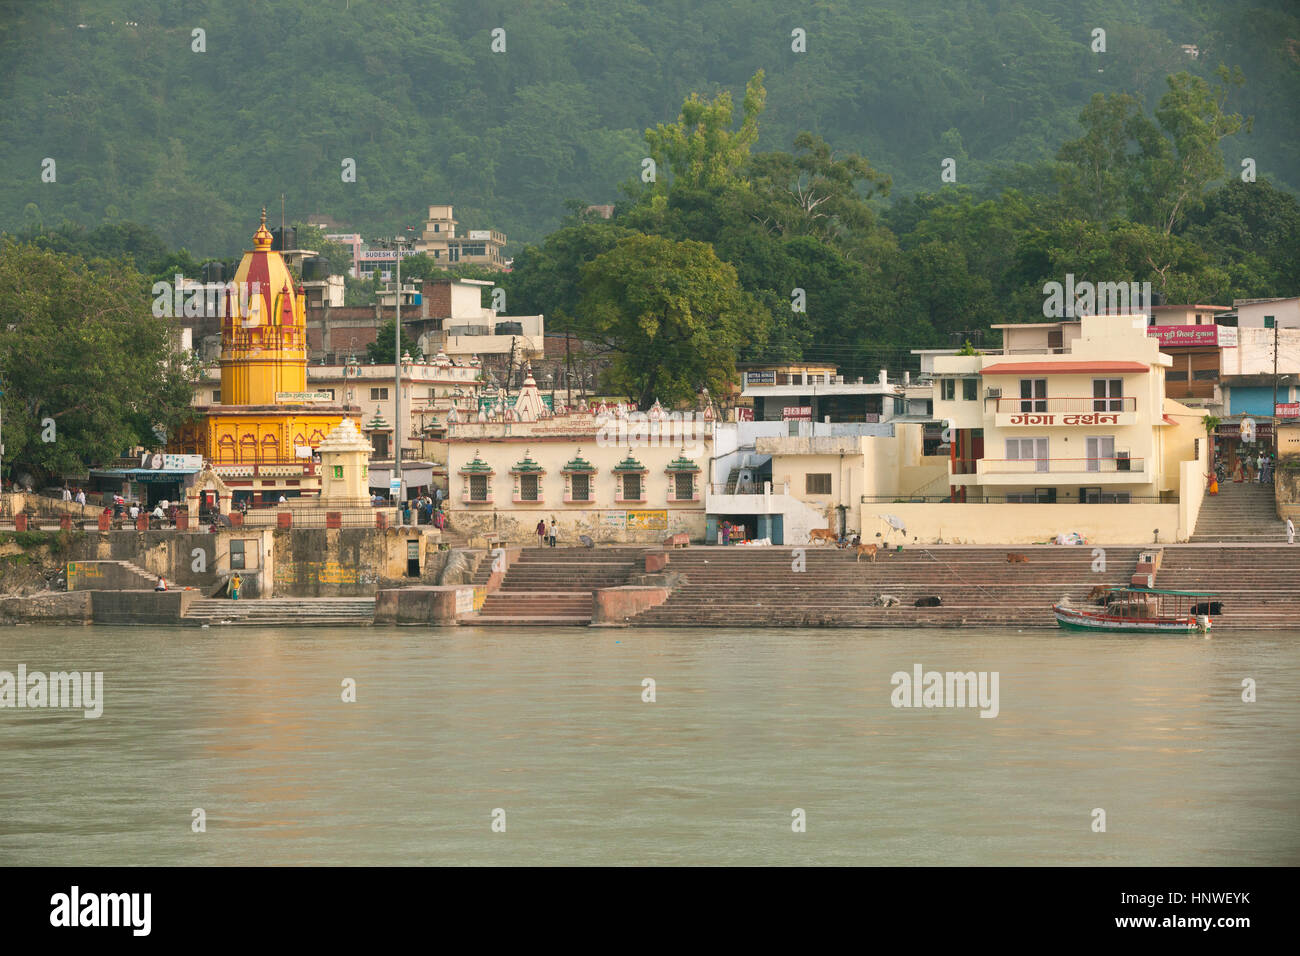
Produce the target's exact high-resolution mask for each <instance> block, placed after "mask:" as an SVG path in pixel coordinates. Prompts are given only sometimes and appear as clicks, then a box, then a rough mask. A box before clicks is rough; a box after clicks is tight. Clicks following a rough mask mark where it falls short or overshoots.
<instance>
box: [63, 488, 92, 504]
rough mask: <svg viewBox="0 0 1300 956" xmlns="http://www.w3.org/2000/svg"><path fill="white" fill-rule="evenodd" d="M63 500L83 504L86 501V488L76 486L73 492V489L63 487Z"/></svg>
mask: <svg viewBox="0 0 1300 956" xmlns="http://www.w3.org/2000/svg"><path fill="white" fill-rule="evenodd" d="M63 500H64V501H75V502H76V503H77V504H79V505H84V504H85V503H86V489H85V488H77V489H76V491H75V492H74V491H73V489H71V488H66V487H65V488H64V489H63Z"/></svg>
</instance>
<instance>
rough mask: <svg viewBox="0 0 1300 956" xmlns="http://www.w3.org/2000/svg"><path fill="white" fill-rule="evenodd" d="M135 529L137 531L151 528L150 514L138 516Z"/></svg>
mask: <svg viewBox="0 0 1300 956" xmlns="http://www.w3.org/2000/svg"><path fill="white" fill-rule="evenodd" d="M135 530H136V531H148V530H149V516H148V515H141V516H140V517H138V518H136V519H135Z"/></svg>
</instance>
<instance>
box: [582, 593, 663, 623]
mask: <svg viewBox="0 0 1300 956" xmlns="http://www.w3.org/2000/svg"><path fill="white" fill-rule="evenodd" d="M593 594H594V603H593V605H592V615H591V623H592V625H593V626H596V627H625V626H627V624H628V621H629V619H630V618H632V617H634V616H635V615H637V614H640V613H641V612H642V611H644V610H645V609H646V608H651V607H655V606H657V605H659V604H663V603H664V601H667V600H668V594H669V590H668V588H666V587H663V588H660V587H617V588H600V589H599V590H597V591H595V592H593Z"/></svg>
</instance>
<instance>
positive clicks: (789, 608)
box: [631, 545, 1164, 627]
mask: <svg viewBox="0 0 1300 956" xmlns="http://www.w3.org/2000/svg"><path fill="white" fill-rule="evenodd" d="M792 550H793V549H791V548H743V547H729V548H728V547H705V548H689V549H686V550H682V551H674V552H672V557H671V563H670V564H669V565H668V567H669V570H672V571H678V572H681V573H682V574H684V575H685V576H686V578H687V580H688V582H689V583H688V584H686V585H684V586H682V587H680V588H679V589H677V590H676V591H674V592H673V593H672V595H671V596H670V597H669V599H668V600H667V601H666V602H665V603H663V604H661V605H659V606H658V607H653V608H650V609H648V610H646V611H643V612H642V613H641V614H639V615H637V616H636V617H635V618H633V619H632V622H631V623H632V624H634V625H636V624H647V625H660V626H679V627H690V626H709V627H726V626H733V625H734V626H737V627H781V626H792V627H795V626H809V625H826V626H845V627H863V626H867V627H870V626H879V627H892V626H899V625H912V626H926V627H965V626H971V627H974V626H1001V627H1055V626H1056V619H1055V617H1054V616H1053V614H1052V605H1053V604H1054V603H1056V602H1058V601H1060V600H1061V598H1062V597H1065V596H1068V597H1069V598H1070V599H1071V600H1072V601H1073V602H1075V603H1086V599H1087V595H1088V592H1089V590H1091V589H1092V588H1093V587H1094V586H1096V585H1099V584H1110V585H1115V584H1118V585H1127V584H1128V583H1129V580H1130V578H1131V577H1132V575H1133V571H1134V567H1135V566H1136V564H1137V556H1138V553H1139V552H1140V550H1141V549H1140V548H1137V547H1108V548H1106V549H1105V558H1106V570H1105V571H1104V572H1095V571H1093V570H1092V567H1093V561H1094V558H1093V553H1092V552H1093V549H1092V548H1091V547H1088V546H1086V545H1085V546H1035V547H1020V548H1006V547H1003V548H979V547H960V546H948V547H932V548H925V547H913V548H905V549H904V550H903V551H901V552H897V551H890V552H886V551H882V552H881V553H880V554H879V555H878V557H877V559H876V561H875V562H874V563H872V562H869V561H868V560H867V559H866V558H865V557H864V558H863V559H862V560H861V561H860V562H855V561H854V556H853V554H851V553H850V552H848V551H840V550H838V549H836V548H833V547H829V546H821V547H816V546H810V547H808V548H805V549H804V555H805V560H806V568H805V570H803V571H795V570H793V569H792V562H793V561H794V556H793V553H792ZM1009 553H1014V554H1023V555H1024V556H1025V558H1026V559H1027V560H1026V562H1025V563H1023V564H1010V563H1009V562H1008V561H1007V555H1008V554H1009ZM1160 583H1161V584H1162V585H1163V583H1164V578H1163V576H1162V577H1161V582H1160ZM880 595H890V596H892V597H895V598H898V600H899V606H897V607H888V608H887V607H879V606H874V605H875V602H876V599H877V598H878V597H879V596H880ZM927 596H936V597H938V598H940V599H941V600H942V602H943V604H942V606H940V607H915V606H913V604H914V602H915V601H916V599H917V598H921V597H927Z"/></svg>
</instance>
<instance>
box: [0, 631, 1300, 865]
mask: <svg viewBox="0 0 1300 956" xmlns="http://www.w3.org/2000/svg"><path fill="white" fill-rule="evenodd" d="M19 664H25V665H26V667H27V669H28V672H29V673H30V672H32V671H42V672H48V671H56V670H71V669H76V670H80V671H102V672H103V675H104V678H103V679H104V685H103V713H102V716H100V717H99V718H97V719H86V718H85V717H84V716H83V715H82V712H81V711H79V710H78V711H70V710H52V709H44V710H42V709H0V765H2V766H3V774H2V775H0V864H3V865H16V864H42V865H44V864H203V865H214V864H215V865H223V864H383V863H391V864H453V865H454V864H718V863H736V864H818V863H820V864H1066V865H1073V864H1119V865H1129V864H1133V865H1137V864H1147V865H1193V864H1195V865H1205V864H1236V865H1242V864H1247V865H1248V864H1292V865H1294V864H1296V863H1300V815H1298V813H1297V810H1298V809H1300V742H1298V741H1300V736H1298V734H1297V731H1300V667H1298V666H1297V665H1298V664H1300V632H1291V633H1275V634H1269V633H1257V634H1249V633H1240V634H1229V633H1227V632H1220V633H1217V634H1215V635H1214V636H1213V638H1211V639H1204V638H1201V637H1195V638H1181V637H1179V638H1169V637H1161V638H1145V637H1123V638H1120V637H1106V638H1096V637H1086V636H1077V635H1070V634H1066V633H1062V632H1057V631H1042V630H1026V631H1024V632H1023V633H1021V632H1016V631H1010V632H999V631H924V630H908V631H901V630H900V631H877V630H807V631H792V630H775V629H774V630H767V631H742V630H725V629H700V630H637V629H610V630H606V629H549V628H543V629H533V630H513V629H492V630H478V629H471V628H453V629H441V630H438V629H424V628H391V629H389V628H362V629H321V630H307V629H296V630H269V629H268V630H255V629H249V628H224V629H223V628H209V629H203V630H191V629H173V630H168V629H152V628H108V627H98V628H89V627H87V628H65V627H37V626H32V627H17V628H5V629H0V671H6V670H7V671H10V672H13V673H16V672H17V668H18V665H19ZM918 664H919V665H921V666H922V667H923V668H924V670H925V671H930V670H937V671H976V672H980V671H984V672H988V673H990V674H992V673H993V672H996V674H997V675H998V684H997V688H998V713H997V716H996V717H992V718H983V717H980V711H979V710H978V709H973V708H970V707H965V708H961V707H952V708H939V707H933V708H925V707H919V708H896V707H894V706H892V704H891V695H892V694H894V692H895V691H894V688H893V687H892V686H891V675H893V674H894V673H895V672H900V671H901V672H907V673H909V674H910V673H911V672H912V671H913V669H914V667H915V665H918ZM646 678H651V679H653V681H654V682H655V685H654V688H653V689H654V695H655V700H654V701H653V702H647V701H644V700H643V699H642V697H643V694H645V693H647V692H648V689H645V688H643V683H642V682H643V680H644V679H646ZM345 679H351V680H354V681H355V682H356V700H355V702H348V703H345V702H344V701H343V700H342V699H341V698H342V695H343V682H344V680H345ZM1243 679H1251V680H1253V681H1254V682H1255V686H1256V694H1257V700H1256V701H1255V702H1253V703H1248V702H1243V700H1242V693H1243V690H1242V681H1243ZM987 686H988V687H989V688H991V687H992V684H988V685H987ZM196 808H201V809H202V810H203V811H204V814H205V823H206V831H205V832H202V833H196V832H193V826H192V821H193V820H194V814H193V811H194V810H195V809H196ZM498 809H499V810H501V811H504V824H505V831H504V832H494V831H493V828H492V826H493V811H494V810H498ZM796 809H800V810H802V811H803V812H804V819H805V820H806V823H805V826H806V832H801V833H800V832H794V830H793V828H792V821H794V820H795V816H794V815H793V813H794V811H795V810H796ZM1094 810H1104V812H1105V832H1094V830H1093V827H1094V819H1095V817H1094ZM498 819H500V816H498Z"/></svg>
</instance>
